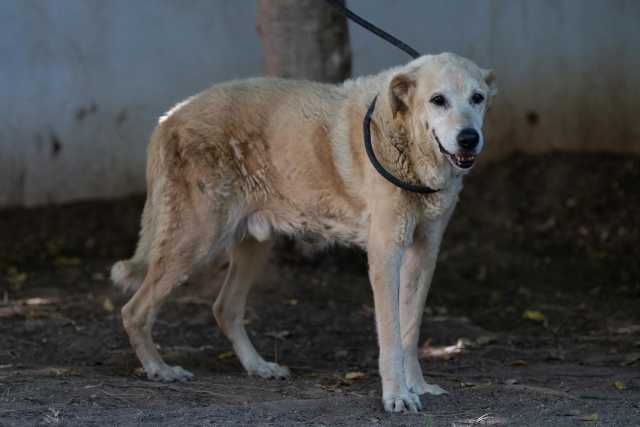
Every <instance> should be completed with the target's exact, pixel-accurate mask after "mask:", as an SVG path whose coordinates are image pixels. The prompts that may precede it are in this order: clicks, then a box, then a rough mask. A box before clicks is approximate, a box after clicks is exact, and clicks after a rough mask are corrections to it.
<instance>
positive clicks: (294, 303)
mask: <svg viewBox="0 0 640 427" xmlns="http://www.w3.org/2000/svg"><path fill="white" fill-rule="evenodd" d="M299 302H300V301H298V300H297V299H295V298H291V299H290V300H287V304H289V305H298V303H299Z"/></svg>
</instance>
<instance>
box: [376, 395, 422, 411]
mask: <svg viewBox="0 0 640 427" xmlns="http://www.w3.org/2000/svg"><path fill="white" fill-rule="evenodd" d="M382 404H383V405H384V410H385V411H387V412H418V411H421V410H422V403H421V402H420V396H418V395H417V394H415V393H412V392H411V391H406V392H404V393H397V394H392V395H389V396H385V397H383V398H382Z"/></svg>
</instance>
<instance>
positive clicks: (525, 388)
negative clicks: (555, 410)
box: [505, 384, 578, 400]
mask: <svg viewBox="0 0 640 427" xmlns="http://www.w3.org/2000/svg"><path fill="white" fill-rule="evenodd" d="M505 388H506V389H508V390H514V391H528V392H531V393H538V394H545V395H548V396H556V397H564V398H566V399H572V400H577V399H578V398H577V397H576V396H574V395H572V394H570V393H567V392H565V391H562V390H554V389H552V388H548V387H539V386H532V385H524V384H511V385H506V386H505Z"/></svg>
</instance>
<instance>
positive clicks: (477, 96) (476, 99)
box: [471, 93, 484, 105]
mask: <svg viewBox="0 0 640 427" xmlns="http://www.w3.org/2000/svg"><path fill="white" fill-rule="evenodd" d="M483 101H484V95H482V94H481V93H474V94H473V95H471V103H472V104H475V105H478V104H482V102H483Z"/></svg>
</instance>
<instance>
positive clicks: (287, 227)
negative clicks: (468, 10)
mask: <svg viewBox="0 0 640 427" xmlns="http://www.w3.org/2000/svg"><path fill="white" fill-rule="evenodd" d="M331 207H332V206H330V205H326V206H323V207H322V208H316V209H304V210H301V209H297V208H295V207H292V206H291V205H289V204H284V205H279V206H276V207H271V208H265V209H262V210H260V211H257V212H255V213H254V214H252V215H251V216H250V217H249V219H248V221H247V224H248V232H249V234H251V235H253V236H254V237H255V238H257V239H258V240H265V239H267V238H269V237H270V235H271V234H280V235H287V236H290V237H293V238H296V239H301V240H302V241H304V242H305V243H307V244H310V245H311V246H314V247H320V248H321V247H323V246H327V245H330V244H343V245H355V246H358V247H361V248H365V247H366V244H367V235H368V217H367V216H366V215H363V214H360V215H357V214H355V213H354V212H345V211H344V210H340V209H330V208H331Z"/></svg>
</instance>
